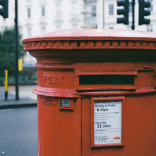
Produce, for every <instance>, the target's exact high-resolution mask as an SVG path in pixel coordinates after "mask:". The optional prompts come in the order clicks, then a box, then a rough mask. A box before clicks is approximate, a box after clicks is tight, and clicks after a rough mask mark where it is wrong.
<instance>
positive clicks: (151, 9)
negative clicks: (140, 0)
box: [147, 0, 153, 11]
mask: <svg viewBox="0 0 156 156" xmlns="http://www.w3.org/2000/svg"><path fill="white" fill-rule="evenodd" d="M147 2H150V3H151V7H150V11H153V0H147Z"/></svg>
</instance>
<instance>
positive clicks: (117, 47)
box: [23, 29, 156, 156]
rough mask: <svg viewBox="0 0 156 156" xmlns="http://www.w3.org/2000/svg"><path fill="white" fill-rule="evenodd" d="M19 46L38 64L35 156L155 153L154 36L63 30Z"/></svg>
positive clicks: (127, 32) (109, 155)
mask: <svg viewBox="0 0 156 156" xmlns="http://www.w3.org/2000/svg"><path fill="white" fill-rule="evenodd" d="M23 44H24V50H26V51H29V53H30V54H31V55H32V56H34V57H35V58H36V59H37V64H36V65H35V68H36V69H37V79H38V80H37V86H36V88H35V89H34V91H33V92H34V93H35V94H37V96H38V101H37V107H38V152H39V156H97V155H98V156H103V155H107V156H112V155H116V156H132V155H133V156H134V155H135V156H145V155H150V156H155V155H156V150H155V147H156V102H155V101H156V62H155V60H156V51H155V50H156V34H154V33H147V32H137V31H123V30H99V29H95V30H92V29H90V30H89V29H88V30H87V29H85V30H83V29H78V30H63V31H57V32H52V33H48V34H45V35H41V36H37V37H32V38H28V39H24V40H23Z"/></svg>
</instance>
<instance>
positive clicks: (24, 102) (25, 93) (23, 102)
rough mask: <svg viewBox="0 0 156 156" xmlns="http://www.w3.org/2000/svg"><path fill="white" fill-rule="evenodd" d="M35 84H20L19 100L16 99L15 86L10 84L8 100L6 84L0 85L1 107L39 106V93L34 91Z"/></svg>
mask: <svg viewBox="0 0 156 156" xmlns="http://www.w3.org/2000/svg"><path fill="white" fill-rule="evenodd" d="M35 86H36V85H31V86H19V100H15V97H16V96H15V93H16V92H15V86H8V98H7V100H5V91H4V86H0V109H6V108H18V107H33V106H37V95H36V94H34V93H32V91H33V89H34V88H35Z"/></svg>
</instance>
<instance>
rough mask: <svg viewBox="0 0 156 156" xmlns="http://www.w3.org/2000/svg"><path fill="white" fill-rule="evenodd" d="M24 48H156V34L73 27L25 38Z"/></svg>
mask: <svg viewBox="0 0 156 156" xmlns="http://www.w3.org/2000/svg"><path fill="white" fill-rule="evenodd" d="M22 42H23V44H24V50H28V51H30V50H35V49H156V34H155V33H149V32H141V31H132V30H112V29H108V30H106V29H73V30H61V31H55V32H50V33H47V34H43V35H39V36H36V37H31V38H28V39H24V40H23V41H22Z"/></svg>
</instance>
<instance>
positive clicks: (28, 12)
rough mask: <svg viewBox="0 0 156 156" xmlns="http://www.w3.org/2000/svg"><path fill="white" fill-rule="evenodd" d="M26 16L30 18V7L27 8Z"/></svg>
mask: <svg viewBox="0 0 156 156" xmlns="http://www.w3.org/2000/svg"><path fill="white" fill-rule="evenodd" d="M27 16H28V18H31V9H30V8H27Z"/></svg>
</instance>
